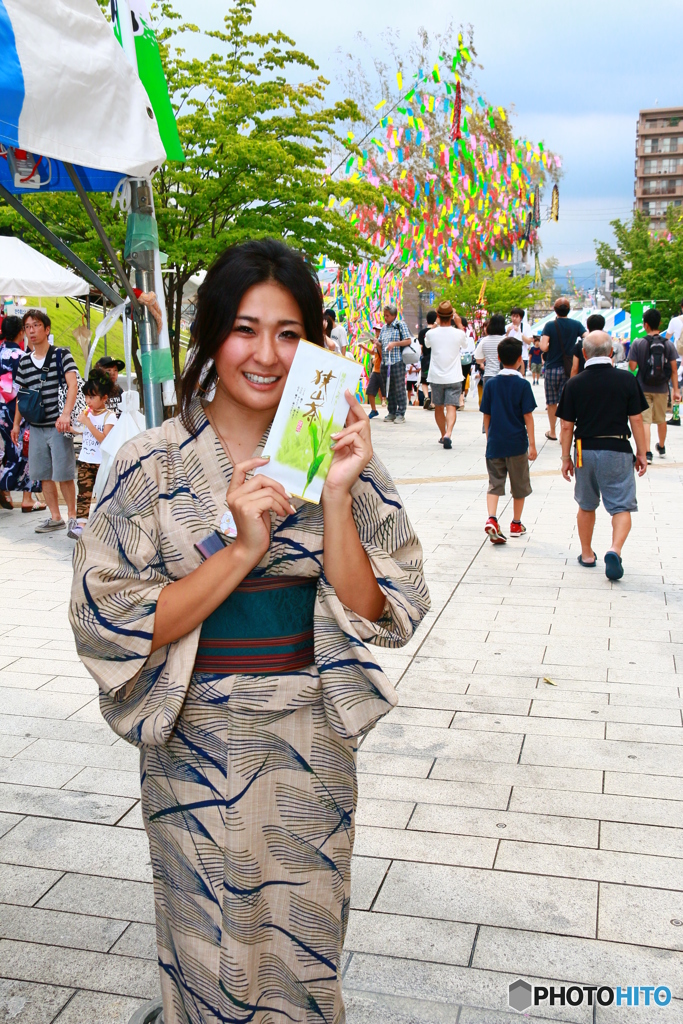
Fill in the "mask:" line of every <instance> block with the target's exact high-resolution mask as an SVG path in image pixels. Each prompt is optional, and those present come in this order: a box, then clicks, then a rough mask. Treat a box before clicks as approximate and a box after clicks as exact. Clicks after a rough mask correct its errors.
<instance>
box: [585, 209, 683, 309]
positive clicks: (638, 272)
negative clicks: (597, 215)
mask: <svg viewBox="0 0 683 1024" xmlns="http://www.w3.org/2000/svg"><path fill="white" fill-rule="evenodd" d="M611 224H612V229H613V231H614V234H615V237H616V240H617V244H616V247H613V246H611V245H609V244H608V243H607V242H599V241H597V239H596V241H595V246H596V259H597V262H598V265H599V266H601V267H604V268H605V269H606V270H611V271H612V273H613V274H614V277H615V280H616V281H617V287H618V291H619V296H620V300H621V301H622V302H623V303H625V304H627V303H629V302H633V301H635V300H637V299H653V300H654V301H655V302H656V303H657V309H659V310H660V311H661V313H662V315H663V316H664V317H672V316H675V315H676V314H677V313H678V312H679V311H680V302H681V299H682V298H683V216H682V215H681V213H680V207H674V206H669V208H668V210H667V229H668V231H667V234H666V236H661V237H659V238H657V237H654V236H653V235H652V234H651V232H650V223H649V221H648V219H647V217H645V216H643V214H642V213H640V212H636V213H635V214H634V216H633V219H632V220H631V221H627V222H624V221H621V220H613V221H612V222H611Z"/></svg>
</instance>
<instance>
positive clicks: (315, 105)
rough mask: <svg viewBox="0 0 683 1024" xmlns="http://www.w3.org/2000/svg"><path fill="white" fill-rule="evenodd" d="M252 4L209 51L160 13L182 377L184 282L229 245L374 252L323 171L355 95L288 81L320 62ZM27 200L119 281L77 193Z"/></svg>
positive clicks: (357, 254) (171, 276) (119, 238)
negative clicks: (262, 28)
mask: <svg viewBox="0 0 683 1024" xmlns="http://www.w3.org/2000/svg"><path fill="white" fill-rule="evenodd" d="M255 3H256V0H234V2H233V4H232V6H231V7H230V9H229V11H228V14H227V15H226V16H225V18H224V27H223V29H221V30H215V31H211V32H209V33H207V34H208V35H209V36H210V37H211V38H212V39H214V40H215V42H216V51H215V52H214V53H212V54H211V55H210V56H209V57H208V58H207V59H204V60H199V59H198V58H193V57H189V56H188V55H187V54H186V52H185V50H184V49H183V48H182V47H181V46H179V41H180V40H181V37H182V36H183V35H185V34H187V33H192V32H197V31H198V30H197V28H196V27H195V26H193V25H191V24H183V23H182V22H181V20H180V17H179V15H177V13H176V12H175V10H174V9H173V7H172V5H171V4H169V3H162V4H160V5H159V8H158V10H157V18H158V20H157V22H156V25H155V27H156V31H157V36H158V39H159V44H160V49H161V53H162V61H163V63H164V68H165V71H166V76H167V80H168V83H169V91H170V93H171V97H172V101H173V104H174V108H175V110H176V115H177V123H178V129H179V134H180V140H181V143H182V146H183V150H184V152H185V161H184V162H182V163H180V162H173V163H166V164H164V166H163V167H162V169H161V171H160V172H159V173H158V174H157V175H155V177H154V179H153V186H154V201H155V207H156V216H157V221H158V225H159V245H160V249H161V250H162V252H164V253H166V254H167V258H168V259H167V263H166V270H167V273H166V274H165V275H164V280H165V287H166V295H165V301H166V307H167V315H168V322H169V326H170V327H171V346H172V351H173V359H174V368H175V374H176V378H178V377H179V375H180V369H181V353H180V318H181V306H182V294H183V289H184V287H185V285H186V284H187V282H188V280H189V279H190V277H191V276H192V275H193V274H196V273H197V271H199V270H201V269H203V268H205V267H207V266H209V265H210V264H211V263H212V262H213V260H214V258H215V257H216V255H217V254H218V253H219V252H221V251H222V250H223V249H224V248H226V246H228V245H231V244H234V243H237V242H241V241H244V240H245V239H248V238H259V237H265V236H269V235H270V236H273V237H276V238H281V239H283V240H285V241H286V242H289V243H290V244H293V245H296V247H297V248H299V249H301V250H302V251H303V252H305V253H306V254H307V255H308V256H309V257H310V258H311V259H313V260H316V259H317V258H318V256H319V255H320V254H321V253H325V254H326V255H328V256H329V257H331V258H332V259H334V260H336V261H338V262H340V263H342V264H346V263H348V262H350V261H351V260H358V259H362V258H364V257H366V256H372V255H377V254H378V250H377V249H376V248H375V247H374V246H372V245H370V244H369V243H368V242H366V241H365V240H363V239H362V238H361V236H360V235H359V234H358V232H357V231H356V229H355V227H354V225H353V224H351V223H349V220H348V218H347V217H346V216H345V215H344V213H343V211H342V210H340V209H338V208H332V207H333V205H334V199H335V197H336V196H337V194H338V186H337V185H336V184H335V182H334V181H333V180H332V179H331V178H329V177H326V176H325V174H324V171H325V166H326V157H327V153H328V149H329V145H330V139H337V140H338V141H340V136H339V135H338V130H339V126H340V125H342V124H346V123H347V122H349V121H353V120H354V119H357V118H358V117H359V116H360V115H359V112H358V111H357V108H356V106H355V104H354V103H353V102H352V101H351V100H344V101H341V102H337V103H335V104H334V105H333V106H331V107H326V106H324V94H325V88H326V85H327V82H326V80H325V79H324V78H322V77H320V76H318V77H316V78H314V79H313V80H312V81H310V80H309V81H308V82H307V83H304V84H299V85H293V84H291V81H290V80H289V78H290V77H291V72H292V70H296V69H298V68H301V69H303V70H305V71H306V72H308V73H310V71H315V70H317V68H316V65H315V63H314V62H313V61H312V60H311V58H310V57H307V56H306V55H305V54H304V53H302V52H301V51H299V50H297V49H296V48H295V43H294V41H293V40H292V39H289V38H288V37H287V36H285V35H284V34H283V33H281V32H271V33H266V34H261V33H253V32H251V31H250V26H251V21H252V16H253V9H254V7H255ZM343 196H344V197H348V198H350V199H351V201H352V202H354V203H362V202H368V201H369V200H370V198H372V199H373V201H374V200H376V198H377V189H375V188H373V187H372V186H371V185H369V184H367V183H364V182H358V183H348V182H344V184H343ZM93 198H94V205H95V206H96V208H97V211H98V214H99V215H100V218H101V220H102V221H103V223H104V225H105V227H106V229H107V232H108V234H109V237H110V238H111V239H112V241H113V243H114V246H115V247H116V248H117V249H118V250H119V251H121V250H122V249H123V244H124V240H125V230H126V225H125V218H124V216H123V215H122V214H120V213H119V211H118V210H116V211H114V210H111V208H110V206H109V199H108V197H106V196H95V197H93ZM340 198H341V197H340ZM331 199H332V205H331V204H330V200H331ZM26 205H27V206H29V207H30V208H31V209H32V210H33V211H34V212H35V213H36V214H37V215H38V216H40V217H41V219H43V220H45V221H46V222H47V223H48V225H49V226H50V227H51V228H52V229H53V230H54V231H55V233H56V234H58V235H60V237H62V238H64V240H65V241H66V242H67V243H68V244H69V245H70V246H71V247H72V248H73V249H74V251H75V252H76V253H77V254H78V255H79V256H80V257H81V258H82V259H84V260H85V261H86V262H88V263H89V264H90V265H91V266H92V267H93V268H94V269H96V270H97V271H98V272H99V273H101V274H102V276H104V277H106V278H107V279H108V280H113V268H112V267H111V266H110V265H109V263H108V260H107V259H106V256H105V255H104V253H103V252H102V248H101V245H100V243H99V240H98V239H97V237H96V234H95V232H94V230H93V228H92V226H91V225H90V222H89V221H88V219H87V217H86V215H85V212H84V211H83V209H82V207H81V205H80V203H79V201H78V198H77V197H76V196H74V195H72V194H59V195H55V194H53V195H36V196H31V197H27V199H26ZM8 227H9V228H11V229H12V230H15V231H16V233H19V231H20V230H21V231H22V233H23V235H24V237H25V238H26V240H27V241H28V242H30V243H31V244H33V245H36V247H37V248H40V249H42V250H44V251H49V252H50V255H51V256H53V257H54V255H55V254H54V252H52V251H50V250H49V247H47V246H46V244H45V243H43V242H42V240H40V239H39V238H38V236H36V235H35V233H34V232H32V231H31V230H30V229H29V228H27V227H26V226H24V224H23V222H22V221H21V220H20V218H19V217H18V215H17V214H15V213H14V211H12V210H11V209H9V208H7V207H3V206H1V205H0V229H2V228H8Z"/></svg>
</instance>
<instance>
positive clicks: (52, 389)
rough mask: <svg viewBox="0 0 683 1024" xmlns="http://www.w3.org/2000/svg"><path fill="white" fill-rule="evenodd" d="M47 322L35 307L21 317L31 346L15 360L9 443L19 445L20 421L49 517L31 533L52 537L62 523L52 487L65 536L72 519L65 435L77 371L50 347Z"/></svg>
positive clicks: (72, 472) (70, 457)
mask: <svg viewBox="0 0 683 1024" xmlns="http://www.w3.org/2000/svg"><path fill="white" fill-rule="evenodd" d="M50 326H51V322H50V318H49V316H47V314H46V313H43V312H42V310H40V309H29V310H28V312H27V313H26V314H25V316H24V331H25V332H26V336H27V338H28V341H29V345H30V346H32V351H31V352H26V353H25V354H24V355H23V356H22V357H21V359H20V360H19V366H18V368H17V376H16V383H17V385H18V387H19V393H18V395H17V406H16V411H15V414H14V426H13V429H12V440H13V441H14V443H15V444H17V443H18V441H19V428H20V424H21V418H22V416H24V418H25V419H26V420H27V421H28V423H29V424H30V426H31V430H30V433H29V442H28V474H29V476H30V477H31V479H32V480H40V482H41V484H42V489H43V494H44V495H45V501H46V502H47V506H48V508H49V509H50V518H49V519H46V520H45V521H44V522H42V523H40V525H39V526H37V527H36V533H53V532H54V531H55V530H63V529H64V528H65V526H66V525H67V524H66V523H65V522H64V520H63V519H62V516H61V513H60V511H59V494H58V491H57V483H59V486H60V488H61V491H62V494H63V495H64V498H65V500H66V504H67V509H68V519H69V524H68V527H69V528H68V534H69V536H74V537H75V536H77V535H76V534H72V528H75V527H76V526H77V525H78V524H77V519H76V482H75V477H76V458H75V454H74V441H73V436H72V435H71V433H70V432H69V428H70V422H71V413H72V411H73V408H74V405H75V404H76V397H77V395H78V371H77V369H76V363H75V362H74V357H73V356H72V355H71V352H70V351H69V349H68V348H58V347H57V346H53V345H50ZM64 384H66V387H67V395H66V400H65V402H64V408H63V410H62V412H61V413H60V411H59V388H60V385H64Z"/></svg>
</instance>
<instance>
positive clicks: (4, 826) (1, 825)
mask: <svg viewBox="0 0 683 1024" xmlns="http://www.w3.org/2000/svg"><path fill="white" fill-rule="evenodd" d="M21 817H22V816H21V814H6V813H4V812H0V836H4V834H5V832H9V831H10V829H12V828H14V826H15V825H18V824H19V822H20V821H21Z"/></svg>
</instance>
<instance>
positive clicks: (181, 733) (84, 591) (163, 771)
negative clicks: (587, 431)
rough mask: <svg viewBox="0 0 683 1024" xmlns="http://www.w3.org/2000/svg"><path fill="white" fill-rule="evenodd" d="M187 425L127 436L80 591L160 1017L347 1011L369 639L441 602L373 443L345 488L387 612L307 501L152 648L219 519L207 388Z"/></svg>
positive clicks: (172, 1021)
mask: <svg viewBox="0 0 683 1024" xmlns="http://www.w3.org/2000/svg"><path fill="white" fill-rule="evenodd" d="M190 426H191V430H190V431H188V430H187V429H186V428H185V427H184V426H183V425H182V423H181V422H180V420H179V419H173V420H168V421H167V422H166V423H164V425H163V426H162V427H160V428H158V429H156V430H151V431H147V432H145V433H143V434H140V435H139V436H138V437H136V438H135V439H133V440H132V441H131V442H129V443H128V444H127V445H125V446H124V447H123V448H122V449H121V450H120V451H119V453H118V456H117V460H116V464H115V466H114V468H113V470H112V473H111V475H110V477H109V481H108V484H107V486H106V488H105V490H104V493H103V496H102V498H101V499H100V502H99V504H98V507H97V510H96V511H95V513H94V515H93V516H92V517H91V519H90V521H89V524H88V526H87V527H86V529H85V530H84V532H83V536H82V538H81V540H80V541H79V543H78V544H77V546H76V549H75V552H74V573H75V575H74V584H73V591H72V597H71V605H70V620H71V624H72V627H73V629H74V633H75V635H76V643H77V646H78V651H79V654H80V656H81V658H82V660H83V663H84V664H85V666H86V667H87V668H88V670H89V671H90V672H91V674H92V675H93V676H94V678H95V679H96V680H97V682H98V684H99V687H100V706H101V709H102V713H103V715H104V717H105V718H106V719H107V721H108V722H109V724H110V725H111V726H112V728H113V729H114V730H115V731H116V732H117V733H118V734H119V735H120V736H123V737H124V738H125V739H127V740H129V741H130V742H131V743H134V744H136V745H137V746H139V747H140V751H141V758H140V767H141V780H142V813H143V818H144V822H145V827H146V829H147V833H148V837H149V843H150V851H151V862H152V872H153V878H154V896H155V910H156V925H157V949H158V958H159V968H160V977H161V988H162V996H163V1004H164V1021H165V1024H218V1022H227V1021H230V1022H235V1024H241V1022H244V1024H247V1022H249V1024H252V1022H254V1024H292V1022H297V1024H314V1022H315V1024H325V1022H327V1024H343V1022H344V1020H345V1013H344V1004H343V1000H342V995H341V974H340V961H341V952H342V944H343V942H344V934H345V930H346V925H347V922H348V915H349V901H350V864H351V853H352V850H353V840H354V825H355V808H356V747H357V739H358V736H359V735H360V734H362V733H364V732H366V731H367V730H368V729H370V728H372V726H373V725H374V724H375V723H376V722H377V721H378V720H379V719H380V718H381V717H382V716H383V715H385V714H386V713H387V712H388V711H389V710H390V709H391V708H392V707H393V706H394V705H395V704H396V703H397V697H396V694H395V691H394V689H393V687H392V686H391V684H390V683H389V682H388V680H387V679H386V677H385V675H384V674H383V672H382V670H381V668H380V666H379V664H378V663H377V661H376V659H375V656H374V654H373V653H372V652H371V650H370V649H368V647H367V646H366V644H368V643H370V644H375V645H378V646H380V647H398V646H401V645H402V644H405V643H407V641H408V640H409V639H410V638H411V636H412V635H413V632H414V630H415V629H416V627H417V625H418V624H419V622H420V620H421V619H422V617H423V616H424V614H425V613H426V611H427V610H428V608H429V594H428V591H427V587H426V585H425V581H424V576H423V572H422V550H421V547H420V544H419V542H418V540H417V537H416V536H415V533H414V531H413V529H412V527H411V525H410V523H409V521H408V518H407V516H406V513H405V510H404V508H403V505H402V503H401V500H400V498H399V497H398V494H397V492H396V489H395V487H394V485H393V483H392V481H391V479H390V478H389V476H388V475H387V473H386V470H385V469H384V467H383V466H382V464H381V463H380V462H379V461H378V460H377V459H376V458H373V459H372V461H371V462H370V464H369V465H368V466H367V467H366V469H365V470H364V471H363V473H362V474H361V477H360V479H359V480H358V481H357V482H356V484H355V485H354V487H353V490H352V498H353V515H354V519H355V521H356V524H357V527H358V532H359V536H360V538H361V542H362V544H363V547H364V549H365V551H366V552H367V554H368V557H369V559H370V561H371V564H372V567H373V569H374V572H375V575H376V578H377V581H378V583H379V585H380V587H381V589H382V591H383V593H384V594H385V597H386V603H385V606H384V610H383V613H382V615H381V617H380V619H379V620H378V621H377V622H370V621H368V620H366V619H364V618H362V617H361V616H360V615H357V614H356V613H354V612H352V611H350V610H349V609H347V608H345V607H344V606H343V605H342V604H341V603H340V601H339V600H338V598H337V596H336V594H335V591H334V590H333V588H332V587H331V586H330V584H329V583H328V581H327V579H326V578H325V572H324V565H323V513H322V507H321V506H320V505H314V504H310V503H307V502H304V501H299V500H298V499H296V498H295V499H293V504H294V505H295V506H297V511H296V513H295V514H293V515H289V516H287V517H286V518H280V517H276V516H275V515H274V514H271V543H270V547H269V549H268V551H267V552H266V554H265V555H264V557H263V559H262V560H261V562H260V563H259V565H258V566H257V567H256V568H255V569H254V570H253V571H252V572H251V573H250V574H249V576H248V577H247V578H246V579H245V580H244V581H243V583H242V584H240V586H239V587H238V588H237V590H236V591H235V592H234V593H233V594H232V595H230V597H229V598H228V599H227V601H226V602H224V604H223V605H221V606H220V607H219V608H218V609H216V612H214V613H213V614H212V615H211V616H209V618H208V619H207V620H206V622H204V624H203V625H202V626H200V627H197V628H196V629H194V630H193V631H192V632H191V633H188V634H187V635H186V636H184V637H183V638H182V639H180V640H178V641H176V642H174V643H171V644H169V645H167V646H166V647H163V648H161V649H160V650H158V651H156V652H154V653H153V654H151V655H150V647H151V642H152V633H153V629H154V614H155V609H156V602H157V599H158V597H159V595H160V593H161V591H162V590H163V588H164V587H165V586H166V585H167V584H168V583H170V582H172V581H173V580H177V579H180V578H182V577H183V576H185V575H187V574H188V573H189V572H191V571H192V570H193V569H195V568H197V566H199V564H200V561H201V556H200V554H199V552H198V551H197V549H196V548H195V546H194V545H195V544H196V543H197V542H201V541H203V540H204V539H205V538H206V537H207V536H208V535H210V534H211V533H212V532H213V531H215V530H219V531H221V530H222V531H223V532H227V527H226V516H227V514H228V507H227V504H226V491H227V488H228V485H229V482H230V477H231V472H232V467H231V465H230V461H229V459H228V457H227V456H226V454H225V452H224V450H223V448H222V446H221V444H220V442H219V441H218V439H217V437H216V435H215V434H214V432H213V430H212V429H211V427H210V425H209V423H208V421H207V418H206V415H205V413H204V410H203V408H202V405H201V403H200V402H199V401H196V402H195V404H194V405H193V407H192V410H191V424H190ZM265 440H266V437H265V436H264V438H263V439H262V440H261V444H260V445H259V448H258V449H257V452H260V451H261V450H262V447H263V444H264V443H265ZM228 542H230V541H228Z"/></svg>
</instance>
